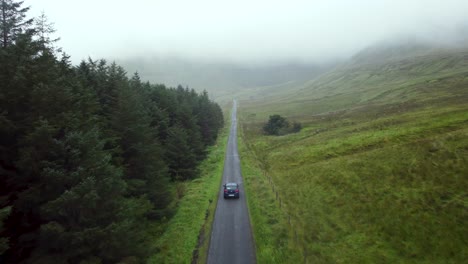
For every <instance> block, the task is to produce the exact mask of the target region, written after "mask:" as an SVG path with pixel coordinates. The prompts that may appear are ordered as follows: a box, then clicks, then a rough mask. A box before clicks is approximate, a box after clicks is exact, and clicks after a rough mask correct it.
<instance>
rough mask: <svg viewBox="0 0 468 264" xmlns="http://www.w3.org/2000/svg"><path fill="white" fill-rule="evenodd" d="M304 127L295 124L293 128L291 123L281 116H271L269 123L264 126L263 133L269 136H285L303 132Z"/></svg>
mask: <svg viewBox="0 0 468 264" xmlns="http://www.w3.org/2000/svg"><path fill="white" fill-rule="evenodd" d="M301 129H302V125H301V124H300V123H298V122H294V123H293V124H292V126H291V125H290V123H289V121H288V120H287V119H286V118H284V117H282V116H281V115H271V116H270V118H269V120H268V122H267V123H266V124H265V125H264V126H263V132H264V133H265V134H267V135H275V136H280V135H285V134H289V133H297V132H299V131H301Z"/></svg>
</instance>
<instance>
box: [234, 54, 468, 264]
mask: <svg viewBox="0 0 468 264" xmlns="http://www.w3.org/2000/svg"><path fill="white" fill-rule="evenodd" d="M381 52H383V53H373V54H367V55H366V56H367V58H368V59H366V60H350V61H348V62H347V63H346V64H343V65H341V66H339V67H337V68H335V69H333V70H332V71H330V72H328V73H326V74H323V75H321V76H319V77H318V78H316V79H314V80H311V81H309V82H307V83H305V84H303V85H301V86H298V87H290V88H289V89H287V90H280V91H278V90H276V91H275V92H274V93H272V96H271V97H270V98H269V100H260V99H257V98H253V97H249V98H248V100H242V101H241V102H240V104H239V105H240V107H241V109H240V113H241V118H240V127H241V133H240V134H241V135H242V141H241V142H243V143H244V145H242V146H241V149H244V151H243V152H242V153H240V155H241V157H243V159H246V160H247V161H244V162H245V163H248V164H258V165H257V167H258V171H260V172H261V173H257V174H255V175H252V176H250V178H247V179H251V182H252V183H257V182H262V183H263V184H251V185H250V186H251V187H250V188H251V192H252V193H262V194H263V195H262V196H252V197H250V198H249V203H251V204H252V205H253V206H252V207H251V208H253V209H251V214H252V215H269V216H270V218H269V221H268V222H261V221H260V220H258V221H255V220H256V218H253V223H252V225H253V229H254V233H258V234H265V233H267V234H268V238H269V239H268V240H267V241H265V242H263V241H262V242H263V243H262V244H260V246H261V247H262V248H258V249H257V252H262V251H268V249H272V248H280V247H285V245H287V246H288V247H289V248H292V249H294V250H295V252H296V253H297V254H300V255H301V256H302V258H303V259H302V261H300V262H305V263H462V262H464V261H465V260H466V256H468V247H467V244H466V234H467V233H468V226H467V225H466V219H467V217H468V215H467V212H468V206H467V205H468V192H467V190H468V177H467V175H468V104H467V103H466V102H468V51H467V50H440V49H439V50H432V51H430V52H428V53H425V52H422V53H419V51H418V52H417V53H418V54H416V53H411V52H410V53H407V52H406V51H405V53H406V54H405V55H404V56H400V55H398V54H396V56H395V54H393V55H390V56H388V54H385V49H383V50H382V51H381ZM392 52H393V51H392ZM392 52H390V54H391V53H392ZM423 53H424V54H423ZM411 54H413V55H411ZM363 55H365V54H364V53H362V54H360V56H363ZM361 58H363V57H361ZM369 58H373V59H370V60H369ZM376 58H381V59H376ZM265 93H266V91H265ZM272 114H281V115H283V116H286V117H287V118H289V119H295V120H296V121H300V122H302V124H303V129H302V131H300V132H299V133H296V134H290V135H286V136H280V137H274V136H265V135H263V133H262V126H263V124H264V123H266V122H267V120H268V116H269V115H272ZM248 183H249V182H248ZM269 185H271V186H272V188H265V186H269ZM272 189H273V190H274V191H273V193H271V194H265V193H270V192H271V191H270V190H272ZM264 197H276V200H275V199H271V198H270V199H267V198H264ZM253 199H255V200H253ZM256 204H261V205H262V207H261V208H259V207H255V205H256ZM262 208H269V209H268V210H269V211H275V212H281V213H276V214H274V215H271V214H269V212H268V211H266V210H264V209H262ZM271 208H276V209H274V210H273V209H271ZM262 210H263V211H262ZM270 222H271V223H275V225H276V226H274V227H270V224H269V223H270ZM278 225H281V227H278ZM273 228H275V229H274V230H273ZM275 230H287V231H286V232H285V231H282V232H275ZM260 246H259V247H260ZM268 252H273V253H271V254H273V256H272V257H271V258H272V259H281V257H282V255H281V254H280V253H275V252H274V251H268ZM296 262H299V261H296Z"/></svg>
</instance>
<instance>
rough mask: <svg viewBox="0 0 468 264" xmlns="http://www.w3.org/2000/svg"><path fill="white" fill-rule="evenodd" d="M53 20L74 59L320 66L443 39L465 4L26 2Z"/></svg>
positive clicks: (460, 19)
mask: <svg viewBox="0 0 468 264" xmlns="http://www.w3.org/2000/svg"><path fill="white" fill-rule="evenodd" d="M25 5H29V6H31V11H30V15H32V16H37V15H39V14H40V13H41V12H42V11H43V12H45V14H46V15H47V16H48V18H49V20H50V21H51V22H54V23H55V28H56V29H57V36H59V37H60V38H61V40H60V41H59V43H58V44H57V45H58V46H60V47H63V48H64V50H65V51H66V52H67V53H68V54H69V55H71V57H72V61H73V62H77V61H80V60H81V59H83V58H87V57H88V56H91V57H93V58H96V59H97V58H102V57H105V58H114V59H125V58H130V57H138V56H177V57H186V58H190V59H198V60H206V61H231V62H243V63H246V62H249V63H265V62H267V63H268V62H272V61H285V60H287V61H291V60H297V61H303V62H323V61H328V60H335V59H340V58H345V57H349V56H351V55H352V54H354V53H355V52H357V51H359V50H360V49H362V48H364V47H366V46H368V45H371V44H373V43H376V42H382V41H384V40H386V39H390V38H395V37H400V38H407V37H411V38H413V37H414V38H421V39H425V40H430V41H441V42H447V40H450V39H452V38H455V37H457V36H458V35H459V32H461V30H463V29H464V28H466V25H468V16H467V15H466V11H467V10H468V1H466V0H443V1H442V0H380V1H379V0H350V1H345V0H342V1H338V0H314V1H313V0H308V1H306V0H303V1H301V0H288V1H286V0H282V1H279V0H278V1H276V0H236V1H222V0H197V1H194V0H133V1H120V0H99V1H97V0H80V1H63V0H61V1H60V0H34V1H33V0H26V1H25Z"/></svg>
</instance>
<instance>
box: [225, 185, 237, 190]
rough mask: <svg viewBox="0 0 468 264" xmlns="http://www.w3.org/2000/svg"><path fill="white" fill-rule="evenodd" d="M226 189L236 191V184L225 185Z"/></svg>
mask: <svg viewBox="0 0 468 264" xmlns="http://www.w3.org/2000/svg"><path fill="white" fill-rule="evenodd" d="M226 189H228V190H235V189H237V184H226Z"/></svg>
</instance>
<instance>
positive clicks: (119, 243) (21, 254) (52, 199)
mask: <svg viewBox="0 0 468 264" xmlns="http://www.w3.org/2000/svg"><path fill="white" fill-rule="evenodd" d="M0 3H1V6H0V8H1V10H0V11H2V12H1V16H0V23H1V24H0V30H1V32H0V33H1V41H2V42H1V47H0V62H1V63H0V262H3V261H5V262H9V263H17V262H25V263H30V262H34V263H117V262H120V261H128V262H133V263H139V262H144V259H145V258H146V256H147V255H148V254H149V252H148V250H150V248H151V247H150V245H149V244H148V243H149V240H148V235H147V234H146V229H145V227H146V226H147V225H148V224H149V223H150V221H158V220H160V219H163V218H164V217H170V216H171V213H172V211H173V209H174V208H172V207H171V205H172V204H174V203H173V200H174V199H175V197H174V195H173V192H172V191H171V190H172V187H171V186H172V182H173V181H177V180H189V179H193V178H195V177H197V176H198V174H197V170H196V167H197V165H198V164H199V162H200V161H201V160H202V159H203V158H204V157H205V149H206V147H207V146H208V145H210V144H213V143H214V142H215V140H216V137H217V135H218V132H219V129H220V128H221V127H222V126H223V115H222V112H221V109H220V108H219V106H218V105H217V104H215V103H214V102H212V101H210V100H209V99H208V96H207V94H206V93H202V94H198V93H196V92H195V91H194V90H190V89H188V88H182V87H178V88H167V87H165V86H164V85H152V84H150V83H143V82H141V80H140V78H139V76H138V75H137V74H135V75H134V76H133V77H132V78H128V77H127V73H126V72H125V70H124V69H123V68H122V67H120V66H118V65H116V64H115V63H111V64H108V63H107V62H106V61H104V60H99V61H93V60H88V61H83V62H82V63H81V64H80V65H79V66H77V67H74V66H72V65H71V64H70V62H69V61H68V57H67V56H66V55H64V54H58V52H59V51H58V49H57V48H55V47H54V45H53V43H54V40H52V39H51V38H50V37H49V36H48V34H50V33H52V32H53V29H52V28H51V26H50V24H49V23H48V22H47V21H46V18H45V16H42V17H41V18H40V19H39V20H37V23H36V25H35V26H34V25H33V24H32V20H27V19H26V18H25V13H26V11H27V8H22V7H21V4H22V2H14V1H10V0H1V2H0Z"/></svg>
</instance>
